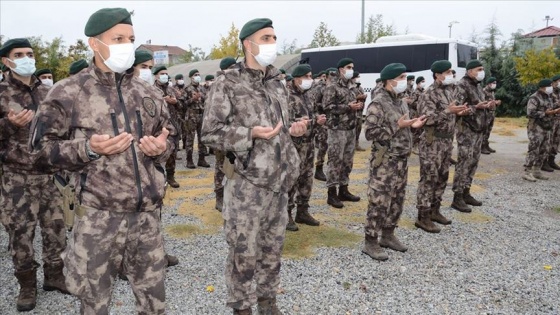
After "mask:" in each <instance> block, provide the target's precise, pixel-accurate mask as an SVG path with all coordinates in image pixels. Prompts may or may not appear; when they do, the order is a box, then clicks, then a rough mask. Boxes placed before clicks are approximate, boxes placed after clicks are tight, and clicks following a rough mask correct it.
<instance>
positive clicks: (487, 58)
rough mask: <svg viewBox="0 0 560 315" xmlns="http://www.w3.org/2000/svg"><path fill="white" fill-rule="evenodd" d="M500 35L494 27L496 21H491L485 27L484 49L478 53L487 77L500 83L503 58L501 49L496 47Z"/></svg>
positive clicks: (496, 26)
mask: <svg viewBox="0 0 560 315" xmlns="http://www.w3.org/2000/svg"><path fill="white" fill-rule="evenodd" d="M501 35H502V33H501V32H500V30H499V29H498V25H496V20H495V19H493V20H492V22H491V23H490V24H489V25H488V27H486V29H485V33H484V34H483V35H482V36H484V38H483V42H484V44H485V45H484V47H483V49H482V51H481V53H480V59H481V60H482V61H483V63H484V69H485V70H486V74H488V76H493V77H496V79H497V80H498V82H499V81H501V79H502V78H501V73H500V70H501V67H502V64H503V56H502V52H501V49H500V48H499V47H498V39H499V37H500V36H501Z"/></svg>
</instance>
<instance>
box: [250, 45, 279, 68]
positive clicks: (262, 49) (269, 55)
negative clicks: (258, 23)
mask: <svg viewBox="0 0 560 315" xmlns="http://www.w3.org/2000/svg"><path fill="white" fill-rule="evenodd" d="M251 43H253V44H255V45H257V46H259V54H258V55H256V56H255V55H253V53H252V52H251V53H250V54H251V55H253V57H255V60H257V62H258V63H259V65H261V67H267V66H270V65H271V64H273V63H274V61H275V60H276V54H277V50H276V44H264V45H258V44H256V43H255V42H251Z"/></svg>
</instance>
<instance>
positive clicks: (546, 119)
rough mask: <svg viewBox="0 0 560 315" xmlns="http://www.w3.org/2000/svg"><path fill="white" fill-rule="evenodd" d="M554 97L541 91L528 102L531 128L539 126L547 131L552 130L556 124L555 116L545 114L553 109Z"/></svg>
mask: <svg viewBox="0 0 560 315" xmlns="http://www.w3.org/2000/svg"><path fill="white" fill-rule="evenodd" d="M553 106H554V105H553V104H552V97H550V96H549V95H548V94H546V93H543V92H541V91H537V92H535V93H534V94H533V95H531V97H529V101H528V102H527V117H529V126H531V124H537V125H539V126H540V127H541V128H543V129H545V130H550V129H552V126H553V124H554V118H553V117H554V116H552V115H547V114H546V113H545V112H546V111H547V110H549V109H553Z"/></svg>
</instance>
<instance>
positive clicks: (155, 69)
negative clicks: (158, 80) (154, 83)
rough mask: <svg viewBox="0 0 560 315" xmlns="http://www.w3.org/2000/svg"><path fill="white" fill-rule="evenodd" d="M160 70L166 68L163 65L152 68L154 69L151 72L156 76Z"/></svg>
mask: <svg viewBox="0 0 560 315" xmlns="http://www.w3.org/2000/svg"><path fill="white" fill-rule="evenodd" d="M162 70H167V67H166V66H164V65H161V66H157V67H154V69H153V70H152V73H153V74H158V72H160V71H162Z"/></svg>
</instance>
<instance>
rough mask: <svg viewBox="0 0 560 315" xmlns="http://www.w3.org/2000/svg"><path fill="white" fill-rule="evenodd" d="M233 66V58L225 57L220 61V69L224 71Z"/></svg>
mask: <svg viewBox="0 0 560 315" xmlns="http://www.w3.org/2000/svg"><path fill="white" fill-rule="evenodd" d="M234 64H235V59H234V58H233V57H225V58H224V59H222V61H220V69H221V70H226V69H227V68H229V67H231V66H232V65H234Z"/></svg>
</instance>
